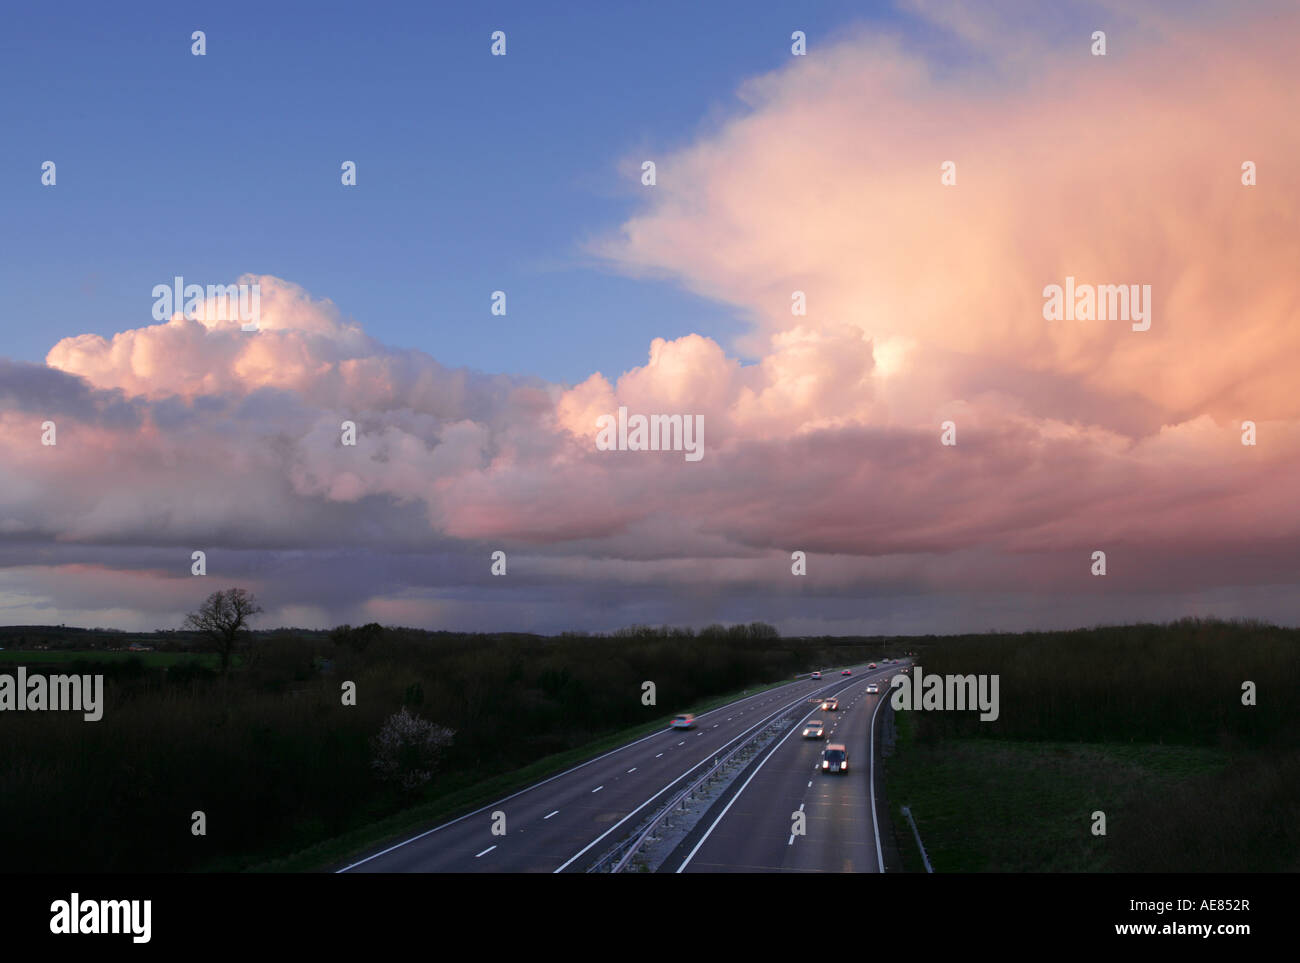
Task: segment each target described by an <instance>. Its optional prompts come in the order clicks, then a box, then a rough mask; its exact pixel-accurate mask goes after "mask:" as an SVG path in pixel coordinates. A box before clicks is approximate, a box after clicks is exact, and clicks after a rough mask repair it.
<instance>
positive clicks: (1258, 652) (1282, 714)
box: [885, 620, 1300, 872]
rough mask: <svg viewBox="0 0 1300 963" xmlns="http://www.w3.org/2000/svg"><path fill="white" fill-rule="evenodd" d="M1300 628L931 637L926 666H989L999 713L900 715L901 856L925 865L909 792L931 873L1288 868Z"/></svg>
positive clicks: (1299, 779)
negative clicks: (1101, 831) (985, 718)
mask: <svg viewBox="0 0 1300 963" xmlns="http://www.w3.org/2000/svg"><path fill="white" fill-rule="evenodd" d="M1298 638H1300V633H1297V632H1296V631H1295V630H1291V629H1279V628H1277V627H1274V626H1265V625H1259V624H1256V623H1227V622H1216V621H1212V620H1184V621H1182V622H1178V623H1174V624H1172V625H1169V626H1128V627H1115V628H1106V629H1098V630H1092V631H1089V632H1071V633H1038V634H1027V635H1016V636H1006V635H988V636H967V637H961V638H952V639H945V640H940V643H939V644H936V645H935V646H933V647H932V648H931V650H930V651H929V652H928V653H927V657H926V662H925V665H924V670H925V672H926V674H927V675H929V674H936V675H938V674H963V675H964V674H968V673H997V674H998V675H999V677H1000V689H1001V700H1000V701H1001V713H1000V716H999V718H998V720H997V721H996V722H990V723H981V722H979V721H978V720H977V718H976V715H975V714H974V713H963V712H897V713H896V714H895V715H896V718H897V729H898V745H897V751H896V752H895V754H894V755H893V756H892V757H891V758H890V760H889V761H888V763H887V765H886V772H885V779H886V789H887V793H888V796H889V799H890V801H891V807H892V810H893V816H894V818H895V820H897V826H898V827H899V829H898V830H897V836H898V841H899V845H900V848H901V850H902V852H903V857H904V863H905V868H906V869H907V870H909V871H923V867H922V864H921V859H920V856H919V853H918V852H917V847H916V842H915V839H914V837H913V835H912V832H911V829H910V827H909V826H908V824H907V822H906V820H905V818H904V817H903V816H902V814H901V806H904V805H906V806H908V807H909V808H910V809H911V811H912V815H913V817H914V818H915V820H916V822H917V825H918V828H919V830H920V834H921V839H922V842H923V843H924V845H925V848H926V851H927V853H928V854H929V856H930V860H931V862H932V863H933V865H934V869H935V872H1025V871H1032V872H1105V871H1127V872H1268V871H1273V872H1276V871H1295V870H1296V869H1298V868H1300V829H1298V828H1297V827H1300V745H1298V742H1300V740H1298V739H1297V728H1296V721H1295V720H1296V717H1297V713H1296V712H1295V710H1294V706H1295V705H1296V704H1297V697H1300V658H1297V655H1298V653H1300V648H1298V645H1297V643H1298ZM1246 681H1253V682H1255V683H1256V685H1257V686H1258V689H1259V691H1260V692H1262V693H1266V695H1265V696H1264V697H1261V698H1259V699H1258V704H1257V705H1249V704H1244V703H1243V699H1242V685H1243V682H1246ZM1097 811H1100V812H1103V813H1105V818H1106V834H1105V835H1104V836H1096V835H1094V834H1093V832H1092V825H1093V821H1092V814H1093V813H1094V812H1097Z"/></svg>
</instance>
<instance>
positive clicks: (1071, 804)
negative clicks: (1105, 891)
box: [885, 712, 1230, 873]
mask: <svg viewBox="0 0 1300 963" xmlns="http://www.w3.org/2000/svg"><path fill="white" fill-rule="evenodd" d="M896 715H897V716H898V717H899V726H898V728H899V738H898V751H897V752H896V753H895V754H894V756H893V757H892V759H891V760H890V765H889V766H888V767H887V770H886V776H885V778H886V786H887V792H888V794H889V798H890V800H891V806H892V811H893V814H894V818H895V819H896V820H897V823H896V825H897V826H898V827H899V830H898V833H897V835H898V836H899V837H900V838H899V845H900V849H901V851H902V856H903V863H904V869H905V870H906V871H909V872H924V866H923V864H922V862H921V856H920V852H919V851H918V850H917V847H916V839H915V837H914V836H913V834H912V830H911V826H910V825H909V824H908V823H907V820H906V818H905V817H904V816H903V815H902V813H901V807H902V806H908V807H909V808H910V809H911V811H912V816H913V818H914V819H915V820H916V824H917V828H918V830H919V831H920V834H921V841H922V842H923V843H924V845H925V849H926V852H927V853H928V854H929V856H930V862H931V863H932V864H933V866H934V870H935V872H1004V873H1012V872H1105V871H1110V870H1114V869H1117V868H1119V867H1118V865H1117V861H1118V856H1119V854H1118V853H1117V845H1116V833H1115V826H1116V823H1117V822H1118V821H1122V820H1123V819H1124V817H1125V815H1126V813H1132V814H1136V813H1138V812H1143V818H1144V821H1145V819H1146V818H1147V817H1146V815H1145V812H1144V810H1145V809H1146V808H1147V805H1148V801H1149V800H1151V799H1160V798H1170V797H1172V796H1175V795H1177V794H1179V793H1181V792H1182V791H1184V790H1185V788H1186V787H1187V786H1188V785H1189V784H1199V783H1203V782H1207V781H1212V777H1214V776H1215V775H1216V774H1217V773H1219V772H1222V771H1223V770H1224V769H1225V767H1226V766H1227V765H1228V762H1229V758H1230V757H1229V755H1228V753H1226V752H1224V751H1222V750H1219V749H1210V748H1199V747H1191V746H1171V745H1152V744H1132V743H1125V744H1113V743H1065V742H1016V741H1011V740H1002V739H974V738H964V739H945V740H943V741H942V742H939V743H938V744H935V745H921V744H918V742H917V740H916V732H915V728H914V727H915V721H914V720H912V719H911V718H909V716H910V715H911V714H910V713H906V712H900V713H896ZM1097 810H1100V811H1102V812H1104V813H1105V814H1106V820H1107V823H1108V835H1107V836H1094V835H1093V834H1092V814H1093V812H1094V811H1097ZM1151 868H1153V869H1154V868H1157V867H1151Z"/></svg>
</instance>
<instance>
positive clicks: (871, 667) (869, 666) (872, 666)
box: [867, 662, 876, 669]
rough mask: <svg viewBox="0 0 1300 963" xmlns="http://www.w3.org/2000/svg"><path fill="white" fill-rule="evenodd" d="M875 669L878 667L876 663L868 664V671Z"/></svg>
mask: <svg viewBox="0 0 1300 963" xmlns="http://www.w3.org/2000/svg"><path fill="white" fill-rule="evenodd" d="M875 667H876V663H874V662H869V663H867V668H868V669H874V668H875Z"/></svg>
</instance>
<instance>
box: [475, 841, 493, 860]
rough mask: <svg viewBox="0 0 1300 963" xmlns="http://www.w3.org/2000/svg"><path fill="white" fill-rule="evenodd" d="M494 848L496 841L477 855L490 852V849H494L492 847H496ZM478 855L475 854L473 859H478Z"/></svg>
mask: <svg viewBox="0 0 1300 963" xmlns="http://www.w3.org/2000/svg"><path fill="white" fill-rule="evenodd" d="M496 848H497V844H496V843H493V844H492V845H491V846H489V847H488V848H487V849H485V850H483V852H481V853H479V854H478V856H486V855H487V854H488V853H490V852H492V850H494V849H496ZM478 856H475V857H474V858H475V859H478Z"/></svg>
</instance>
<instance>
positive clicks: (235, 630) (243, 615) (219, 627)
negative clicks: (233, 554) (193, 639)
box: [185, 588, 262, 673]
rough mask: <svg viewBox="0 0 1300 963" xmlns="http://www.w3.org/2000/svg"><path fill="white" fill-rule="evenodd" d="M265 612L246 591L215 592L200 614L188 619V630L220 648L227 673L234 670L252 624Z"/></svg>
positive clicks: (222, 667)
mask: <svg viewBox="0 0 1300 963" xmlns="http://www.w3.org/2000/svg"><path fill="white" fill-rule="evenodd" d="M261 611H262V607H261V606H260V605H258V604H257V599H256V598H255V597H254V596H253V595H252V594H251V593H249V592H248V591H247V590H246V589H241V588H232V589H226V590H225V591H224V592H213V593H212V594H211V595H209V596H208V598H207V601H205V602H204V603H203V604H202V605H201V606H200V607H199V610H198V611H197V612H191V613H190V614H189V615H187V616H185V628H187V629H192V630H193V631H195V632H201V633H203V634H204V635H206V636H207V637H208V638H209V639H211V640H212V641H213V642H214V643H215V644H216V646H217V651H218V652H220V653H221V671H222V672H223V673H224V672H225V671H226V670H227V669H228V668H229V667H230V656H231V653H233V652H234V651H235V646H236V645H237V644H238V643H239V642H240V640H241V639H242V638H243V637H245V636H247V635H248V620H249V619H251V618H252V617H253V616H254V615H256V614H257V613H258V612H261Z"/></svg>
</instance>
